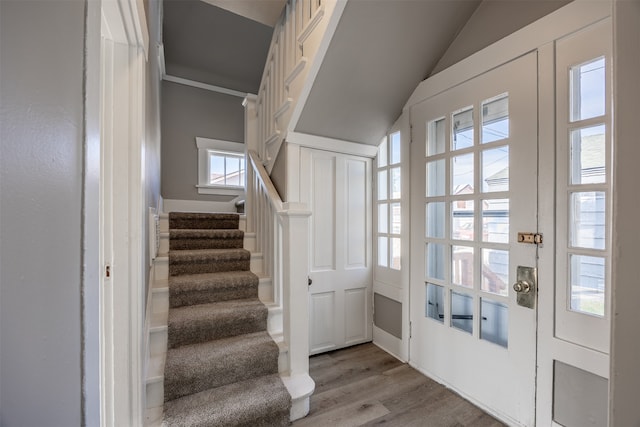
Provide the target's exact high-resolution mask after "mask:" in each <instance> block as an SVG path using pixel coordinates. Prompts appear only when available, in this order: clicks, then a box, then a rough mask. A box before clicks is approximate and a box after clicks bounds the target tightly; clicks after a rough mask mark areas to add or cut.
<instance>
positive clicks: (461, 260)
mask: <svg viewBox="0 0 640 427" xmlns="http://www.w3.org/2000/svg"><path fill="white" fill-rule="evenodd" d="M473 278H474V275H473V248H471V247H469V246H452V247H451V283H453V284H454V285H459V286H464V287H465V288H473V284H474V280H473Z"/></svg>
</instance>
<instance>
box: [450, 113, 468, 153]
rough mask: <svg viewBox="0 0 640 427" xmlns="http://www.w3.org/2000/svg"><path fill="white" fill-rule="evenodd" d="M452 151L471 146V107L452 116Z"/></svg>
mask: <svg viewBox="0 0 640 427" xmlns="http://www.w3.org/2000/svg"><path fill="white" fill-rule="evenodd" d="M452 131H453V132H452V133H453V140H452V141H451V149H452V150H460V149H462V148H468V147H471V146H473V107H470V108H469V109H467V110H464V111H461V112H459V113H456V114H454V115H453V116H452Z"/></svg>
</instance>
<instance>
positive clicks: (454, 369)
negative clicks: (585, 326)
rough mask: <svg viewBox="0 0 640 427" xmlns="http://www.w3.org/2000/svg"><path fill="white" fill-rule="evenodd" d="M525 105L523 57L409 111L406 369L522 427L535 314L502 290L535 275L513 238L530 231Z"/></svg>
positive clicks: (529, 122) (531, 75)
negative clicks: (523, 273) (521, 271)
mask: <svg viewBox="0 0 640 427" xmlns="http://www.w3.org/2000/svg"><path fill="white" fill-rule="evenodd" d="M537 94H538V92H537V54H536V53H530V54H527V55H525V56H522V57H520V58H518V59H515V60H513V61H512V62H509V63H507V64H505V65H502V66H500V67H498V68H496V69H494V70H491V71H489V72H486V73H484V74H481V75H479V76H478V77H475V78H473V79H471V80H468V81H466V82H464V83H462V84H460V85H458V86H455V87H453V88H450V89H448V90H446V91H444V92H442V93H440V94H438V95H435V96H433V97H431V98H428V99H426V100H424V101H423V102H420V103H418V104H416V105H415V106H413V107H412V109H411V125H412V129H413V138H412V146H411V157H412V159H411V161H412V163H411V173H412V180H411V182H412V189H411V230H412V232H411V280H410V281H411V283H410V292H411V315H410V317H411V340H410V362H411V364H412V365H414V366H415V367H416V368H418V369H419V370H421V371H422V372H424V373H425V374H427V375H428V376H430V377H433V378H435V379H437V380H439V381H441V382H442V383H444V384H446V385H448V386H449V387H451V388H452V389H454V390H455V391H457V392H458V393H460V394H461V395H463V396H464V397H466V398H468V399H470V400H471V401H472V402H474V403H476V404H478V405H479V406H481V407H482V408H484V409H485V410H487V411H489V412H490V413H493V414H495V415H497V416H498V417H500V418H501V419H503V420H505V421H507V422H509V423H510V424H513V425H526V426H532V425H534V422H535V373H536V326H537V325H536V316H537V307H535V305H534V306H533V308H527V307H523V306H520V305H518V302H517V295H516V292H515V291H514V288H513V285H514V284H515V283H516V282H517V280H518V279H517V271H518V266H523V267H531V268H535V267H536V253H537V246H536V245H535V244H527V243H518V232H530V233H535V232H536V231H537V212H538V211H537V197H538V191H537V190H538V189H537V167H538V163H537V157H538V138H537V129H538V128H537V125H538V114H537V111H538V110H537V109H538V103H537V96H538V95H537ZM540 197H544V194H541V195H540ZM528 281H529V282H531V280H530V279H528ZM531 285H533V283H531ZM534 291H535V289H533V290H532V291H531V292H534ZM533 300H534V302H535V298H533Z"/></svg>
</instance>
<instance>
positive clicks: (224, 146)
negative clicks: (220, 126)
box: [196, 136, 244, 153]
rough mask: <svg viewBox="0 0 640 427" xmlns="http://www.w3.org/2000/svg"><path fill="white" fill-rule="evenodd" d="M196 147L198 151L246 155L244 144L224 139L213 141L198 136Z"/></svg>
mask: <svg viewBox="0 0 640 427" xmlns="http://www.w3.org/2000/svg"><path fill="white" fill-rule="evenodd" d="M196 147H198V149H209V150H223V151H233V152H236V153H244V143H242V142H236V141H224V140H222V139H211V138H204V137H201V136H196Z"/></svg>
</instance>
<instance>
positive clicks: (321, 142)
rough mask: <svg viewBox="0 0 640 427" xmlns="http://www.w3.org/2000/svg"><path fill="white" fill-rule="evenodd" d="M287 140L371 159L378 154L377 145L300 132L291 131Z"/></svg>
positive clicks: (291, 142) (304, 145) (303, 145)
mask: <svg viewBox="0 0 640 427" xmlns="http://www.w3.org/2000/svg"><path fill="white" fill-rule="evenodd" d="M286 141H287V142H288V143H289V144H295V145H299V146H301V147H308V148H314V149H316V150H324V151H331V152H334V153H341V154H349V155H353V156H360V157H367V158H370V159H373V158H374V157H375V156H376V155H377V154H378V147H377V146H375V145H366V144H358V143H356V142H349V141H341V140H338V139H333V138H326V137H323V136H316V135H308V134H304V133H299V132H289V133H288V134H287V137H286Z"/></svg>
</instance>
